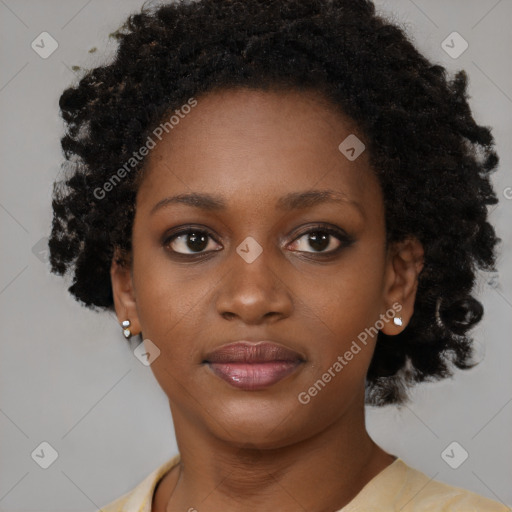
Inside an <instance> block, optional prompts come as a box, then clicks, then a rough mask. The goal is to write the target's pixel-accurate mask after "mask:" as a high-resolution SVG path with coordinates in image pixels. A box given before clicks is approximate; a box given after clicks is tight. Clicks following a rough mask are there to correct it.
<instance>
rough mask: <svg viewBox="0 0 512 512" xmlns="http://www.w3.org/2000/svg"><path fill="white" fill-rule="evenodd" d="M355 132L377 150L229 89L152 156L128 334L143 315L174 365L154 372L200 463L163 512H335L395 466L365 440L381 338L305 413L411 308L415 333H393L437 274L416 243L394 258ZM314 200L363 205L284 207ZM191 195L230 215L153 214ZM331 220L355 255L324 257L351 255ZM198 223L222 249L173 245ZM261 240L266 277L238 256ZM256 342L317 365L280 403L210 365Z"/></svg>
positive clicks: (140, 329)
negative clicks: (304, 197) (208, 359)
mask: <svg viewBox="0 0 512 512" xmlns="http://www.w3.org/2000/svg"><path fill="white" fill-rule="evenodd" d="M351 133H355V134H356V135H358V136H359V138H360V139H361V140H363V141H364V137H363V135H361V134H360V132H359V131H358V130H357V127H355V126H354V125H353V123H351V122H350V120H348V119H347V118H346V117H345V116H343V115H342V114H340V113H337V112H335V110H334V109H333V108H329V106H328V105H326V104H325V102H322V101H319V100H318V95H315V94H313V93H311V92H292V91H287V92H282V91H281V92H279V91H274V92H269V91H267V92H263V91H256V90H249V89H237V90H230V91H227V90H224V91H220V92H219V91H217V92H215V93H210V94H207V95H205V96H203V97H200V98H198V105H197V106H196V107H195V108H194V109H192V112H191V113H189V114H188V115H187V116H186V117H185V118H184V119H182V120H181V121H180V123H179V124H178V125H177V126H175V127H174V129H173V130H172V131H170V132H169V133H168V134H166V135H165V134H164V138H163V139H162V141H161V142H159V143H158V144H157V146H156V148H155V149H153V150H152V152H151V153H150V155H149V156H148V160H147V168H146V170H145V174H144V179H143V180H142V182H141V185H140V188H139V190H138V193H137V199H136V216H135V221H134V227H133V234H132V237H133V238H132V242H133V253H132V255H131V260H130V261H129V264H128V265H125V266H123V265H121V264H118V263H116V262H115V259H114V261H113V264H112V271H111V276H112V285H113V290H114V301H115V308H116V312H117V317H118V319H119V321H120V322H121V321H122V320H124V319H129V320H130V321H131V323H132V326H131V330H132V333H133V334H139V333H143V338H144V339H150V340H151V341H152V342H153V343H154V344H155V345H157V346H158V347H159V349H160V351H161V354H160V357H158V358H157V359H156V360H155V361H154V362H153V363H152V364H151V368H152V370H153V373H154V375H155V377H156V379H157V380H158V382H159V384H160V386H161V387H162V389H163V390H164V391H165V393H166V394H167V396H168V398H169V404H170V409H171V412H172V417H173V421H174V426H175V432H176V439H177V442H178V448H179V451H180V454H181V459H182V463H181V464H180V465H179V466H177V467H175V468H174V469H173V470H171V471H170V472H169V473H168V474H167V475H165V477H164V478H163V480H162V481H161V483H160V485H159V486H158V488H157V491H156V493H155V497H154V500H153V508H152V510H153V511H156V512H163V511H167V512H173V511H178V510H189V508H191V507H195V508H197V509H198V510H200V511H201V512H211V511H214V512H218V511H219V510H223V511H226V512H230V511H237V512H240V511H251V512H258V511H268V510H279V511H280V512H288V511H296V510H307V511H315V512H324V511H325V512H332V511H333V510H338V509H339V508H341V507H343V506H344V505H346V504H347V503H348V502H349V501H350V500H351V499H352V498H354V497H355V495H356V494H357V493H358V492H359V491H360V490H361V488H362V487H363V486H364V485H365V484H366V483H368V482H369V480H371V479H372V478H373V477H374V476H375V475H377V474H378V473H379V472H380V471H382V470H383V469H384V468H385V467H387V466H388V465H389V464H390V463H391V462H393V460H394V459H395V457H393V456H392V455H390V454H388V453H386V452H385V451H384V450H382V449H381V448H380V447H378V446H377V445H376V444H375V443H374V442H373V440H372V439H371V438H370V437H369V435H368V433H367V431H366V428H365V419H364V387H365V375H366V373H367V369H368V366H369V364H370V361H371V357H372V354H373V350H374V346H375V341H376V339H374V338H369V341H368V344H367V345H366V346H362V345H361V346H362V350H361V351H360V352H359V353H358V354H357V355H355V356H354V358H353V359H352V360H351V361H350V362H349V363H348V364H347V365H346V366H345V367H344V368H343V370H342V371H341V372H339V373H337V374H336V377H334V378H332V380H331V382H329V383H328V384H327V385H326V386H325V387H324V388H323V389H322V390H321V391H320V392H319V393H318V394H317V395H316V396H315V397H313V398H311V401H310V402H309V403H308V404H307V405H303V404H301V403H300V402H299V400H298V395H299V393H301V392H303V391H307V390H308V389H309V388H310V387H311V386H312V385H313V384H314V383H315V382H316V381H317V380H318V379H321V377H322V374H323V373H324V372H326V371H327V370H328V368H330V367H332V366H333V364H334V362H335V361H336V360H337V357H338V356H339V355H343V354H344V353H345V352H346V351H347V350H348V349H349V347H350V346H351V343H352V341H353V340H356V339H357V335H358V334H359V333H360V332H362V331H364V329H365V328H367V327H370V326H373V325H374V324H375V322H376V321H377V320H379V318H380V317H379V315H381V314H383V313H385V312H386V311H387V310H388V309H390V308H391V306H392V305H393V304H394V303H396V302H399V303H400V304H401V305H402V310H401V312H400V315H401V316H402V319H403V325H402V326H401V327H398V326H395V325H394V324H393V322H389V321H388V322H385V325H384V327H383V329H382V330H383V332H385V333H386V334H389V335H395V334H398V333H399V332H401V331H402V330H403V329H404V328H405V327H406V325H407V323H408V321H409V320H410V318H411V316H412V314H413V308H414V299H415V295H416V289H417V282H418V274H419V273H420V271H421V269H422V266H423V249H422V247H421V244H420V243H419V242H418V241H417V240H415V239H410V240H407V241H405V242H401V243H399V244H393V245H390V246H389V247H388V248H387V249H386V245H385V224H384V203H383V197H382V191H381V188H380V186H379V183H378V181H377V178H376V177H375V175H374V174H373V173H372V171H371V169H370V166H369V162H368V154H367V151H365V152H363V153H362V155H361V156H359V157H358V158H357V159H356V160H355V161H353V162H350V161H349V160H348V159H346V158H345V157H344V156H343V155H342V154H341V153H340V151H339V150H338V145H339V144H340V142H341V141H343V140H344V139H345V138H346V137H347V136H348V135H349V134H351ZM310 189H330V190H334V191H337V192H342V193H343V194H345V196H346V201H339V202H325V203H321V204H316V205H314V206H310V207H307V208H303V209H300V210H292V211H284V210H279V209H277V208H276V203H277V200H278V199H279V198H280V197H282V196H284V195H285V194H288V193H290V192H299V191H300V192H302V191H305V190H310ZM190 192H201V193H210V194H215V195H221V196H222V197H223V198H224V199H225V201H226V204H227V207H226V209H225V210H220V211H205V210H201V209H199V208H195V207H193V206H190V205H184V204H170V205H167V206H165V207H162V208H160V209H158V210H156V211H155V212H154V213H153V214H151V210H152V208H153V207H154V206H155V205H156V203H158V202H159V201H160V200H162V199H164V198H166V197H168V196H172V195H176V194H181V193H190ZM354 202H357V203H358V204H359V206H358V207H356V206H354ZM318 223H327V224H329V225H332V226H333V227H338V228H341V229H342V230H344V231H345V232H346V233H348V234H349V235H350V236H351V237H353V238H354V242H353V243H352V244H351V245H346V246H342V249H341V252H339V253H338V254H337V255H333V256H330V257H324V259H322V257H321V254H322V253H328V252H331V251H334V250H336V249H337V248H338V246H340V245H343V244H344V242H343V241H342V242H340V241H338V239H337V238H336V237H335V236H331V237H329V238H328V239H327V241H326V243H325V246H324V248H323V249H322V248H320V249H318V246H315V245H314V244H313V245H311V244H310V243H309V242H308V234H307V233H308V232H309V231H310V230H311V231H314V230H315V229H316V230H317V231H318V230H319V229H320V228H318V226H317V224H318ZM184 225H185V226H184ZM189 225H193V226H194V227H197V228H199V227H201V228H202V229H205V228H206V229H209V230H210V232H211V233H212V235H213V237H214V238H207V239H206V242H205V244H203V246H199V245H198V244H197V242H196V245H194V244H191V243H190V238H187V236H186V235H184V236H182V237H181V238H179V239H174V241H173V242H171V243H168V244H167V246H165V243H164V241H163V240H164V238H166V237H165V236H164V235H166V234H167V236H169V234H173V233H169V232H170V230H171V228H177V227H180V229H182V228H187V227H188V226H189ZM174 232H176V230H175V231H174ZM248 236H251V237H253V238H254V239H255V240H256V241H257V242H258V243H259V244H260V245H261V247H262V248H263V252H262V253H261V254H260V256H259V257H258V258H257V259H256V260H255V261H253V262H252V263H247V262H246V261H245V260H244V259H242V258H241V257H240V256H239V254H238V253H237V252H236V248H237V247H238V246H239V245H240V244H241V242H242V241H243V240H244V239H245V238H246V237H248ZM187 241H188V242H189V245H187ZM172 249H174V250H175V251H178V252H181V253H187V254H191V257H190V260H188V262H187V261H185V260H184V259H182V260H180V259H177V258H175V257H174V256H173V253H172ZM217 249H218V251H217ZM194 251H195V252H196V253H197V251H201V252H203V253H205V252H209V255H208V257H206V258H204V259H200V258H198V257H197V256H194ZM194 258H197V259H196V260H195V261H194ZM240 339H253V340H257V339H266V340H275V341H278V342H280V343H281V344H283V345H285V346H287V347H289V348H291V349H293V350H295V351H297V352H299V353H300V354H302V355H303V356H304V359H305V362H304V363H303V364H302V365H301V366H300V367H299V369H298V370H297V371H296V372H295V373H293V374H291V375H289V376H288V377H286V378H285V379H283V380H281V381H280V382H278V383H277V384H274V385H273V386H270V387H268V388H266V389H264V390H259V391H244V390H240V389H236V388H234V387H232V386H230V385H229V384H227V383H226V382H224V381H223V380H221V379H219V378H218V377H217V376H215V375H214V374H213V373H212V372H211V370H210V369H209V368H208V366H207V365H204V364H202V361H203V360H204V357H205V355H206V353H207V352H209V351H211V350H212V349H214V348H216V347H219V346H220V345H222V344H224V343H227V342H232V341H235V340H240Z"/></svg>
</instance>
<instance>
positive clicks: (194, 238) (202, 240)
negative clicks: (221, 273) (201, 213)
mask: <svg viewBox="0 0 512 512" xmlns="http://www.w3.org/2000/svg"><path fill="white" fill-rule="evenodd" d="M194 244H196V245H194ZM207 245H208V240H207V237H206V236H205V235H204V234H199V235H198V234H197V233H190V235H188V241H187V246H188V248H189V249H190V250H192V251H197V252H200V251H202V250H204V249H205V247H206V246H207Z"/></svg>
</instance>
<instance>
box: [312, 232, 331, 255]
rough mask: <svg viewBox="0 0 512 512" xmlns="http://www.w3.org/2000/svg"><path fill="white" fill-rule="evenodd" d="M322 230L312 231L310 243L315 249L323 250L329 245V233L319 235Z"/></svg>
mask: <svg viewBox="0 0 512 512" xmlns="http://www.w3.org/2000/svg"><path fill="white" fill-rule="evenodd" d="M319 233H321V232H315V233H311V234H310V236H309V244H310V245H311V247H313V249H316V250H318V251H322V250H324V249H326V248H327V247H328V246H329V236H330V235H329V234H328V233H324V234H323V235H319Z"/></svg>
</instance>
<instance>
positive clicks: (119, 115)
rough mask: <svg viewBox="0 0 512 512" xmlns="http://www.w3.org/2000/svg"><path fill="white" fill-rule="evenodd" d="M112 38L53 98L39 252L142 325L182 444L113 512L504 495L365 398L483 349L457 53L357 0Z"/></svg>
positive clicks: (483, 503)
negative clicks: (427, 465)
mask: <svg viewBox="0 0 512 512" xmlns="http://www.w3.org/2000/svg"><path fill="white" fill-rule="evenodd" d="M115 35H116V37H117V38H118V39H119V41H120V45H119V48H118V51H117V54H116V57H115V59H114V61H113V62H112V63H111V64H109V65H105V66H101V67H98V68H96V69H93V70H90V71H89V72H88V73H87V74H86V75H85V76H84V77H83V78H82V79H81V81H80V83H79V84H78V85H77V86H76V87H71V88H69V89H67V90H66V91H64V93H63V95H62V97H61V100H60V107H61V111H62V115H63V118H64V120H65V121H66V123H67V128H68V129H67V133H66V135H65V136H64V137H63V139H62V147H63V149H64V152H65V155H66V158H67V160H68V166H69V168H68V172H69V175H68V176H67V177H66V179H65V181H64V182H61V183H59V184H57V186H56V188H55V195H54V202H53V208H54V221H53V232H52V238H51V240H50V251H51V263H52V269H53V271H54V272H56V273H58V274H64V273H66V272H72V273H73V277H74V280H73V284H72V286H71V287H70V292H71V293H72V294H73V295H74V296H75V297H76V298H77V299H78V300H79V301H81V302H82V303H83V304H85V305H86V306H89V307H100V308H105V309H113V308H114V309H115V312H116V314H117V317H118V320H119V323H120V327H121V329H122V330H123V334H124V335H125V337H126V338H130V337H132V336H139V337H140V341H141V343H142V344H141V345H140V347H139V348H140V349H137V350H138V351H139V356H140V357H141V358H142V359H145V360H146V361H147V364H150V365H151V369H152V371H153V373H154V375H155V377H156V379H157V381H158V382H159V384H160V386H161V387H162V389H163V390H164V391H165V393H166V394H167V396H168V398H169V405H170V409H171V413H172V417H173V422H174V427H175V432H176V439H177V444H178V448H179V455H178V456H177V457H174V458H172V459H170V460H169V461H167V462H166V463H165V464H164V465H162V466H161V467H160V468H157V469H156V470H155V471H154V472H153V473H152V474H151V475H149V476H148V477H147V478H146V479H145V480H144V481H143V482H141V483H140V484H139V485H138V486H137V487H136V488H135V489H134V490H133V491H131V492H130V493H127V494H126V495H124V496H122V497H121V498H119V499H118V500H116V501H115V502H114V503H111V504H110V505H108V506H107V507H104V508H103V509H102V510H104V511H138V510H144V511H153V512H163V511H166V512H174V511H178V510H189V511H193V510H198V511H200V512H203V511H204V512H208V511H231V510H233V511H234V510H236V511H241V510H242V511H244V510H247V511H249V510H250V511H260V510H261V511H268V510H279V511H282V512H287V511H296V510H308V511H318V512H320V511H335V510H336V511H343V512H347V511H355V510H365V511H370V510H379V511H380V510H402V511H404V512H405V511H412V510H414V511H420V510H421V511H426V510H429V511H433V510H436V511H441V510H450V511H453V510H460V511H462V510H464V511H469V510H479V511H482V510H488V511H504V510H508V509H507V507H505V506H504V505H502V504H500V503H498V502H495V501H492V500H489V499H487V498H484V497H481V496H478V495H477V494H474V493H472V492H470V491H466V490H463V489H459V488H456V487H452V486H449V485H446V484H443V483H440V482H436V481H431V480H430V479H429V478H428V477H427V476H426V475H424V474H423V473H421V472H419V471H417V470H415V469H413V468H411V467H409V466H408V465H407V464H406V463H405V462H404V461H403V460H402V459H400V458H399V457H397V456H396V455H393V454H390V453H387V452H386V451H385V450H383V449H382V448H381V447H379V446H378V445H377V444H376V443H375V442H374V441H373V440H372V439H371V437H370V436H369V435H368V433H367V431H366V428H365V418H364V405H365V403H368V404H374V405H385V404H391V403H402V402H404V401H405V400H406V399H407V388H408V387H409V386H411V385H413V384H414V383H416V382H421V381H424V380H427V379H430V380H431V379H440V378H443V377H447V376H449V375H451V370H452V367H453V365H455V366H456V367H458V368H468V367H470V366H471V343H472V340H471V338H470V337H469V335H468V334H467V333H468V331H469V330H470V328H471V327H473V326H474V325H475V324H476V323H477V322H478V321H479V320H480V319H481V317H482V312H483V310H482V306H481V304H480V303H479V302H478V301H477V300H476V299H475V298H474V297H473V295H472V292H473V284H474V277H475V272H476V270H477V268H482V269H486V270H492V269H494V262H495V246H496V243H497V238H496V236H495V233H494V230H493V228H492V226H491V225H490V224H489V223H488V222H487V206H488V205H492V204H495V203H496V202H497V199H496V196H495V194H494V191H493V190H492V187H491V184H490V180H489V173H490V172H491V171H492V170H494V169H495V168H496V166H497V162H498V158H497V155H496V153H495V152H494V150H493V142H494V141H493V138H492V136H491V133H490V130H489V129H488V128H485V127H482V126H479V125H477V124H476V123H475V121H474V119H473V117H472V114H471V111H470V109H469V106H468V103H467V102H466V99H465V91H466V81H467V77H466V75H465V73H464V72H463V71H461V72H459V73H458V74H457V75H456V76H455V78H454V79H453V80H447V79H446V72H445V69H444V68H442V67H441V66H438V65H432V64H431V63H430V62H428V61H427V60H426V59H425V57H423V56H422V55H420V54H419V53H418V51H417V50H416V49H415V48H414V47H413V46H412V44H411V43H410V42H409V41H408V39H407V37H406V36H405V34H404V33H403V32H402V31H401V30H400V29H399V28H397V27H396V26H394V25H391V24H390V23H389V22H387V21H386V20H384V19H383V18H381V17H379V16H377V15H376V14H375V9H374V6H373V4H372V3H371V2H369V1H363V0H358V1H353V0H352V1H348V0H338V1H328V0H316V1H309V0H308V1H305V0H271V1H268V0H266V1H263V0H248V1H245V2H239V1H234V0H228V1H226V0H222V1H220V0H201V1H198V2H192V3H184V2H181V3H177V4H168V5H164V6H161V7H159V8H156V9H154V10H153V11H149V10H147V11H143V12H141V13H140V14H137V15H133V16H131V17H130V18H129V19H128V21H127V23H126V24H125V25H124V26H123V28H122V29H121V30H120V31H118V32H117V33H116V34H115ZM454 190H457V194H454V192H453V191H454Z"/></svg>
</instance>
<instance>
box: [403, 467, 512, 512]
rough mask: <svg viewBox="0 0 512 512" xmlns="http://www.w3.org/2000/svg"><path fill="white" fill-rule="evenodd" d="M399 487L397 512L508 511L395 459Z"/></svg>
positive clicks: (495, 503) (493, 502)
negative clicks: (399, 474) (398, 511)
mask: <svg viewBox="0 0 512 512" xmlns="http://www.w3.org/2000/svg"><path fill="white" fill-rule="evenodd" d="M395 462H398V464H397V466H399V467H397V468H396V469H399V470H400V473H401V475H402V476H401V482H400V489H399V491H398V493H397V495H396V496H395V501H396V504H395V506H396V507H397V508H396V510H400V511H401V512H412V511H414V512H419V511H425V512H427V511H428V512H510V511H511V509H510V508H509V507H507V506H506V505H503V504H502V503H500V502H498V501H494V500H491V499H489V498H485V497H484V496H480V495H479V494H476V493H474V492H472V491H469V490H467V489H462V488H460V487H455V486H452V485H449V484H445V483H443V482H439V481H438V480H434V479H433V478H431V477H428V476H427V475H426V474H424V473H422V472H421V471H418V470H417V469H414V468H412V467H410V466H408V465H407V464H406V463H405V462H404V461H402V460H401V459H398V461H395Z"/></svg>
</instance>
